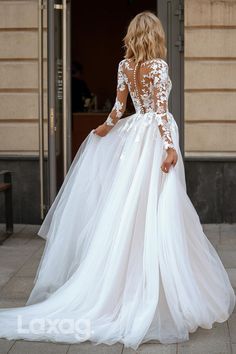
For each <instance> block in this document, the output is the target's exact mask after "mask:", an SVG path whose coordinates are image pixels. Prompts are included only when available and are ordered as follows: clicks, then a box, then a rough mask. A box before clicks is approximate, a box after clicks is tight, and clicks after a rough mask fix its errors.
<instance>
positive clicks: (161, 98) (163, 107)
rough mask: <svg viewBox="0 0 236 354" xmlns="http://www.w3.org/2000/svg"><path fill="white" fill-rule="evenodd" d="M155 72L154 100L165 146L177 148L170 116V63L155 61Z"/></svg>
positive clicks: (153, 66)
mask: <svg viewBox="0 0 236 354" xmlns="http://www.w3.org/2000/svg"><path fill="white" fill-rule="evenodd" d="M152 74H153V95H154V97H153V102H154V111H155V114H156V119H157V124H158V127H159V131H160V134H161V137H162V139H163V144H164V148H165V149H166V150H167V149H169V148H172V149H175V147H174V144H173V141H172V137H171V127H170V124H171V123H170V120H169V117H168V65H167V63H166V62H164V61H158V62H155V64H153V65H152Z"/></svg>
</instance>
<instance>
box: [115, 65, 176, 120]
mask: <svg viewBox="0 0 236 354" xmlns="http://www.w3.org/2000/svg"><path fill="white" fill-rule="evenodd" d="M122 66H123V68H121V70H122V72H123V76H124V80H125V81H126V83H127V85H128V89H129V93H130V96H131V98H132V101H133V104H134V107H135V110H136V112H140V113H146V112H151V111H153V112H157V111H159V112H160V113H163V110H166V109H167V101H168V96H169V93H170V90H171V81H170V78H169V76H168V66H167V63H166V62H164V61H163V60H161V59H154V60H149V61H145V62H144V63H137V64H135V63H134V62H133V61H132V60H127V59H126V60H125V61H124V62H123V65H122ZM158 91H160V92H158ZM158 93H160V95H157V94H158ZM164 96H165V97H164ZM164 104H166V105H164Z"/></svg>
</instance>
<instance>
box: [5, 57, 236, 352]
mask: <svg viewBox="0 0 236 354" xmlns="http://www.w3.org/2000/svg"><path fill="white" fill-rule="evenodd" d="M135 74H136V75H137V78H136V80H134V79H135V76H134V75H135ZM170 89H171V81H170V78H169V76H168V66H167V64H166V62H165V61H163V60H161V59H157V60H153V61H149V62H147V63H144V64H142V65H141V66H138V65H135V63H132V61H130V60H128V59H124V60H123V61H121V63H120V64H119V68H118V85H117V98H116V102H115V105H114V107H113V109H112V111H111V113H110V115H109V116H108V118H107V120H106V124H107V125H108V126H109V125H110V126H112V129H111V130H110V131H109V133H108V134H107V135H106V136H104V137H101V136H98V135H96V134H95V133H94V129H93V130H91V131H90V132H89V134H88V135H87V137H86V138H85V139H84V141H83V143H82V144H81V145H80V148H79V150H78V151H77V154H76V155H75V157H74V160H73V162H72V164H71V166H70V169H69V171H68V173H67V175H66V177H65V179H64V182H63V184H62V186H61V188H60V190H59V192H58V194H57V197H56V198H55V200H54V202H53V204H52V205H51V207H50V209H49V211H48V213H47V215H46V217H45V219H44V221H43V223H42V225H41V227H40V230H39V231H38V235H39V236H40V237H42V238H44V239H45V240H46V243H45V248H44V252H43V255H42V257H41V260H40V263H39V266H38V269H37V273H36V275H35V279H34V287H33V289H32V291H31V294H30V296H29V298H28V301H27V303H26V306H22V307H14V308H10V309H9V308H8V309H6V308H5V309H0V337H1V338H7V339H25V340H32V341H51V342H60V343H78V342H83V341H86V340H89V341H91V343H93V344H94V345H97V344H99V343H104V344H108V345H111V344H114V343H116V342H120V343H123V344H124V346H125V347H131V348H133V349H135V350H136V349H137V348H138V346H139V345H140V344H141V343H145V342H147V341H149V340H158V341H160V343H163V344H168V343H178V342H183V341H187V340H189V333H193V332H194V331H196V329H197V328H198V327H202V328H206V329H210V328H212V325H213V324H214V323H215V322H224V321H226V320H227V319H228V318H229V316H230V315H231V313H232V312H233V309H234V306H235V294H234V289H233V288H232V285H231V283H230V281H229V277H228V274H227V272H226V270H225V268H224V266H223V264H222V262H221V260H220V258H219V256H218V254H217V252H216V250H215V248H214V247H213V245H212V244H211V243H210V241H209V240H208V239H207V237H206V235H205V234H204V232H203V229H202V226H201V223H200V220H199V217H198V215H197V213H196V210H195V208H194V207H193V205H192V203H191V201H190V199H189V197H188V195H187V193H186V184H185V174H184V164H183V159H182V156H181V151H180V148H179V133H178V126H177V124H176V122H175V119H174V117H173V115H172V114H171V113H170V112H169V110H168V106H167V101H168V96H169V93H170ZM128 93H130V95H131V98H132V100H133V103H134V107H135V111H136V112H135V113H134V114H132V115H129V116H126V117H122V119H121V116H122V114H123V113H124V110H125V104H126V98H127V94H128ZM168 147H173V148H174V149H175V150H176V152H177V154H178V161H177V163H176V165H175V166H174V167H173V166H172V167H171V168H170V171H169V173H167V174H166V173H164V172H162V170H161V164H162V162H163V161H164V159H165V157H166V149H167V148H168ZM63 326H65V327H63ZM66 326H67V327H66Z"/></svg>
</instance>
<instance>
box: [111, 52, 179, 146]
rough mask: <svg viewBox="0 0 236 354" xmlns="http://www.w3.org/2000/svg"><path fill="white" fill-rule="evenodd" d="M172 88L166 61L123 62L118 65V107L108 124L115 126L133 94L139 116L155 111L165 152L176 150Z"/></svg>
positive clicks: (127, 60)
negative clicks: (171, 115)
mask: <svg viewBox="0 0 236 354" xmlns="http://www.w3.org/2000/svg"><path fill="white" fill-rule="evenodd" d="M171 87H172V83H171V80H170V78H169V74H168V64H167V63H166V62H165V61H164V60H162V59H159V58H158V59H152V60H148V61H145V62H143V63H140V64H135V63H134V61H133V60H131V59H123V60H122V61H121V62H120V63H119V66H118V77H117V94H116V100H115V104H114V106H113V108H112V111H111V112H110V114H109V116H108V118H107V119H106V121H105V124H107V125H109V126H114V125H115V124H116V123H117V121H118V120H119V119H120V118H121V117H122V115H123V113H124V111H125V108H126V101H127V96H128V93H130V96H131V99H132V102H133V105H134V107H135V111H136V112H137V113H140V114H145V113H147V112H153V114H154V117H155V119H156V121H157V125H158V127H159V130H160V134H161V136H162V139H163V143H164V147H165V149H168V148H169V147H171V148H174V145H173V142H172V138H171V132H170V122H169V117H168V97H169V94H170V91H171Z"/></svg>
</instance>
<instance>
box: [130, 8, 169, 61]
mask: <svg viewBox="0 0 236 354" xmlns="http://www.w3.org/2000/svg"><path fill="white" fill-rule="evenodd" d="M123 41H124V48H125V56H124V57H125V58H126V59H132V60H134V61H135V62H136V63H137V62H143V61H146V60H151V59H156V58H161V59H166V52H167V50H166V44H165V32H164V29H163V26H162V23H161V21H160V20H159V18H158V17H157V16H156V15H155V14H154V13H152V12H149V11H144V12H141V13H139V14H138V15H136V16H135V17H134V18H133V19H132V21H131V22H130V24H129V27H128V30H127V33H126V36H125V37H124V39H123Z"/></svg>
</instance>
